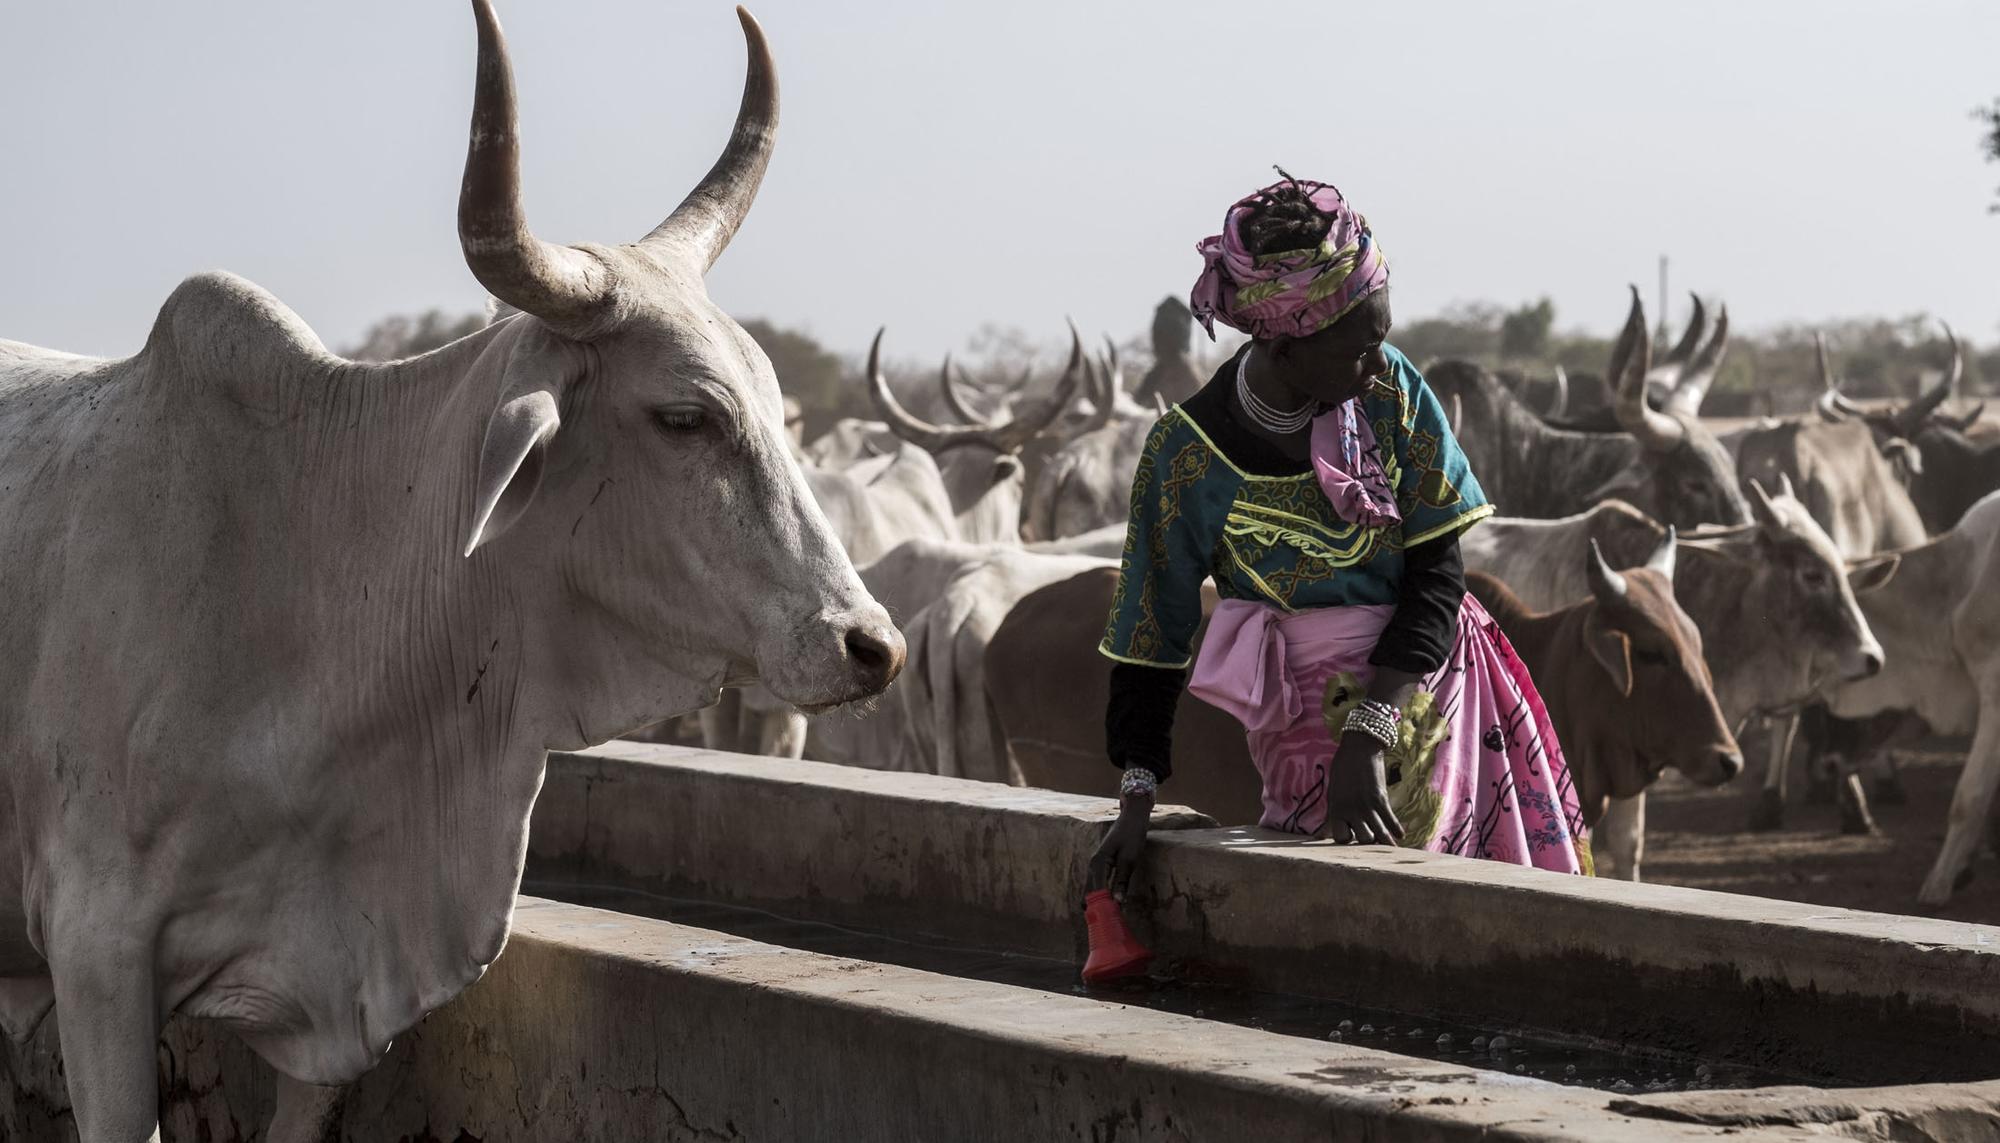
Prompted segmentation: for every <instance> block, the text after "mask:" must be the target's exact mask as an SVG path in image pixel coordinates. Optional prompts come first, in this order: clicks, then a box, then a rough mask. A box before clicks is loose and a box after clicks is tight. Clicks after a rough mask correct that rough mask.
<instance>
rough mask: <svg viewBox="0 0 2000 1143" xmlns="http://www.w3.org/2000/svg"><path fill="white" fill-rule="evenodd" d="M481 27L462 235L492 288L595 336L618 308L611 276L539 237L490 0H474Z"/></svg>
mask: <svg viewBox="0 0 2000 1143" xmlns="http://www.w3.org/2000/svg"><path fill="white" fill-rule="evenodd" d="M472 14H473V18H474V19H475V20H476V21H477V23H478V25H479V72H478V78H477V79H476V80H475V82H474V85H473V95H472V138H471V142H470V143H469V145H468V146H467V147H466V151H465V181H464V182H463V183H462V184H461V185H460V187H459V193H458V241H459V245H460V247H461V248H462V249H463V250H464V251H465V264H466V265H467V266H468V267H470V268H471V269H472V276H473V277H475V278H477V279H479V284H480V285H482V286H485V287H486V289H487V290H488V292H490V293H492V295H493V296H494V297H496V298H499V299H500V300H501V301H503V302H506V303H507V304H509V305H511V306H514V307H515V308H516V309H519V310H522V311H523V312H526V313H530V314H533V315H535V316H536V317H538V318H541V319H542V320H543V321H545V322H548V323H549V324H550V325H553V326H555V327H557V328H558V329H561V330H563V331H564V332H566V333H571V334H575V335H579V336H588V335H590V334H591V333H594V332H601V330H599V329H598V326H599V323H600V322H601V321H602V320H603V319H604V318H605V317H606V316H608V312H609V311H610V310H611V309H612V308H613V301H614V299H613V296H612V289H611V275H610V274H609V272H608V271H607V270H606V268H605V266H604V264H603V263H602V262H600V261H598V260H597V259H596V258H594V257H592V256H591V255H589V254H586V253H584V252H583V251H581V250H576V249H573V248H571V247H568V246H557V245H554V244H553V243H549V242H544V241H542V240H541V239H539V238H537V237H535V235H534V232H533V231H531V230H529V229H528V218H527V213H526V212H525V211H524V210H523V209H522V206H521V141H520V121H519V119H518V117H517V116H516V114H515V110H514V70H513V67H512V65H510V64H509V63H508V62H507V40H506V38H505V37H504V36H502V35H501V34H500V20H499V18H498V17H497V16H495V15H494V14H493V5H492V3H491V2H490V0H472Z"/></svg>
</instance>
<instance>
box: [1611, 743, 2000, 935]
mask: <svg viewBox="0 0 2000 1143" xmlns="http://www.w3.org/2000/svg"><path fill="white" fill-rule="evenodd" d="M1898 758H1899V759H1900V760H1901V762H1902V773H1903V784H1904V787H1905V789H1906V790H1907V791H1908V794H1909V802H1908V804H1906V805H1900V806H1890V805H1881V804H1879V803H1874V804H1872V805H1871V808H1872V809H1873V811H1874V814H1875V822H1876V825H1877V827H1878V828H1879V830H1880V833H1879V834H1878V835H1876V836H1874V837H1861V836H1852V835H1846V834H1842V833H1841V832H1840V813H1839V810H1838V808H1837V807H1835V806H1834V805H1833V804H1832V803H1831V802H1829V803H1826V804H1822V805H1813V804H1808V803H1807V802H1806V800H1805V796H1804V791H1803V786H1804V782H1803V781H1802V780H1800V779H1799V777H1798V774H1797V771H1796V770H1795V771H1794V781H1793V783H1792V797H1791V804H1790V805H1789V806H1788V807H1787V810H1786V828H1785V829H1783V830H1781V831H1778V832H1775V833H1751V832H1749V831H1748V830H1746V829H1744V824H1745V823H1746V822H1747V821H1748V820H1749V816H1750V808H1751V805H1752V804H1753V802H1754V800H1755V798H1756V795H1757V790H1758V787H1759V785H1760V782H1759V780H1758V775H1757V772H1756V771H1755V770H1754V769H1753V770H1752V771H1751V772H1750V773H1748V774H1745V775H1744V776H1743V777H1741V778H1739V779H1737V780H1736V781H1735V782H1732V783H1730V784H1729V785H1727V786H1724V787H1721V788H1720V789H1713V790H1702V789H1696V788H1695V787H1693V786H1692V785H1690V784H1688V783H1687V782H1685V781H1682V780H1680V779H1679V778H1678V777H1677V776H1674V775H1671V774H1670V775H1668V776H1667V777H1665V778H1662V779H1661V781H1660V782H1659V784H1658V785H1656V786H1654V787H1653V791H1652V793H1651V794H1650V795H1649V796H1648V800H1647V806H1646V854H1645V859H1644V865H1643V871H1644V875H1645V878H1646V880H1648V881H1651V882H1655V883H1657V884H1662V885H1688V886H1693V887H1695V888H1700V889H1719V890H1723V891H1725V892H1730V893H1748V894H1752V895H1755V896H1759V897H1779V898H1783V899H1785V900H1789V901H1806V902H1810V903H1813V904H1818V905H1839V906H1844V907H1846V908H1851V909H1872V910H1875V911H1878V912H1884V913H1923V914H1925V915H1929V916H1939V917H1950V918H1953V919H1956V920H1962V921H1977V922H1981V923H1984V924H2000V861H1996V860H1995V858H1994V857H1993V856H1992V855H1990V854H1982V856H1981V857H1980V858H1979V860H1978V861H1976V862H1975V863H1974V864H1973V873H1974V876H1973V879H1972V882H1971V884H1969V885H1967V886H1966V887H1965V888H1963V889H1961V890H1959V891H1958V893H1957V895H1956V896H1954V897H1953V898H1952V900H1951V903H1950V904H1948V905H1946V906H1944V907H1943V908H1939V909H1926V908H1923V907H1921V906H1919V905H1918V903H1917V888H1918V886H1919V885H1921V884H1922V883H1923V879H1924V874H1925V873H1926V872H1928V871H1929V869H1930V866H1931V861H1932V859H1934V858H1935V857H1936V856H1937V851H1938V846H1939V844H1940V843H1941V842H1942V841H1943V840H1944V824H1945V811H1946V809H1947V808H1948V807H1949V806H1950V805H1951V792H1952V786H1953V785H1954V784H1955V783H1956V782H1957V781H1958V774H1959V770H1960V768H1961V767H1962V766H1963V764H1964V755H1963V754H1961V753H1956V752H1950V753H1947V752H1941V751H1929V750H1926V751H1921V752H1910V751H1905V752H1902V753H1900V754H1898Z"/></svg>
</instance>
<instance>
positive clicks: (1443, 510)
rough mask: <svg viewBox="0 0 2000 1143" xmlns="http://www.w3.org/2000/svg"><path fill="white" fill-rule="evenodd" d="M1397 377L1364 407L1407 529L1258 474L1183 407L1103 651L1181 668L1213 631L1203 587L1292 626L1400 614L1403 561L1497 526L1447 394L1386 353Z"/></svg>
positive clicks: (1310, 486) (1136, 497)
mask: <svg viewBox="0 0 2000 1143" xmlns="http://www.w3.org/2000/svg"><path fill="white" fill-rule="evenodd" d="M1383 352H1384V354H1385V355H1386V356H1387V357H1388V359H1389V371H1388V372H1387V373H1385V374H1384V375H1383V376H1381V377H1379V378H1377V379H1375V380H1374V381H1373V382H1371V383H1370V385H1369V387H1368V389H1367V390H1366V391H1365V392H1364V393H1363V394H1362V397H1361V402H1362V408H1363V410H1364V413H1365V415H1366V416H1367V418H1368V422H1369V426H1370V427H1371V428H1372V429H1373V430H1374V433H1375V440H1376V442H1377V443H1378V445H1380V446H1381V447H1382V459H1383V467H1384V470H1385V474H1386V475H1387V476H1388V478H1389V482H1390V484H1391V486H1392V487H1394V489H1395V490H1396V510H1397V512H1398V513H1399V514H1400V515H1401V516H1402V522H1401V523H1400V524H1390V525H1387V526H1385V527H1380V528H1367V527H1363V526H1361V525H1359V524H1350V523H1348V522H1347V521H1345V520H1343V519H1341V518H1340V517H1339V516H1338V515H1337V514H1335V512H1334V510H1333V505H1332V503H1331V502H1330V501H1328V500H1327V498H1326V495H1325V494H1324V493H1323V492H1321V491H1320V486H1319V479H1318V477H1317V476H1316V475H1315V474H1314V473H1313V472H1312V471H1311V469H1310V468H1308V469H1307V471H1305V472H1303V473H1300V474H1298V475H1294V476H1259V475H1255V474H1252V473H1246V472H1244V471H1243V470H1242V469H1240V468H1238V467H1237V466H1236V465H1235V464H1234V463H1232V462H1231V461H1230V459H1229V458H1228V457H1227V456H1224V455H1223V454H1222V452H1221V450H1219V449H1218V448H1216V446H1215V444H1214V442H1212V441H1211V440H1210V439H1209V437H1208V434H1206V433H1204V432H1203V431H1202V430H1201V427H1200V426H1199V425H1197V424H1195V422H1194V420H1193V419H1192V418H1190V417H1189V416H1188V415H1187V414H1186V413H1185V412H1183V411H1182V410H1181V408H1180V406H1178V405H1176V406H1174V407H1173V408H1171V409H1169V410H1168V411H1167V413H1166V414H1165V415H1164V416H1162V417H1161V418H1160V420H1159V423H1158V424H1156V425H1154V426H1153V431H1152V432H1151V434H1149V435H1148V436H1147V438H1146V445H1145V448H1144V450H1143V451H1142V452H1141V454H1140V458H1139V469H1138V472H1137V473H1136V474H1135V475H1134V477H1133V481H1132V515H1131V520H1130V522H1129V524H1128V525H1127V530H1126V533H1125V555H1124V559H1123V561H1122V563H1121V565H1120V569H1119V571H1120V574H1119V577H1118V590H1117V592H1116V593H1115V594H1114V595H1113V596H1112V600H1111V617H1110V621H1109V623H1108V625H1107V628H1106V630H1105V633H1104V640H1103V642H1102V643H1100V644H1099V645H1098V650H1100V651H1101V652H1103V653H1104V654H1105V655H1106V656H1108V657H1110V658H1112V659H1114V660H1116V661H1118V662H1121V663H1136V664H1139V665H1142V666H1149V667H1167V668H1176V669H1178V668H1183V667H1186V666H1187V665H1188V663H1189V659H1190V647H1191V645H1192V643H1193V640H1194V634H1195V630H1196V629H1197V628H1198V627H1200V625H1201V583H1202V581H1203V580H1204V579H1208V578H1210V577H1213V578H1214V580H1215V587H1216V591H1217V592H1218V593H1220V594H1221V596H1222V597H1223V598H1224V599H1251V600H1257V601H1260V602H1264V603H1270V604H1273V605H1275V606H1277V607H1280V608H1283V609H1284V610H1286V611H1288V612H1296V611H1304V610H1307V609H1309V608H1315V607H1345V606H1352V605H1355V604H1383V603H1386V604H1393V603H1395V602H1396V593H1397V586H1398V584H1399V583H1400V582H1401V580H1402V573H1403V550H1404V549H1405V548H1409V547H1414V546H1416V545H1418V544H1422V543H1425V542H1427V541H1430V540H1435V539H1438V538H1440V537H1442V536H1448V535H1453V534H1456V533H1458V532H1461V531H1463V530H1465V529H1466V528H1469V527H1471V526H1472V525H1473V524H1474V523H1476V522H1478V521H1479V520H1481V519H1484V518H1485V517H1487V516H1489V515H1491V514H1492V512H1493V506H1492V505H1491V504H1489V503H1487V501H1486V494H1485V493H1484V492H1482V491H1481V490H1480V487H1479V482H1478V480H1476V479H1475V478H1474V477H1473V475H1472V470H1471V468H1470V466H1469V465H1468V464H1467V462H1466V458H1465V453H1464V452H1463V451H1461V450H1460V449H1459V447H1458V441H1457V440H1456V439H1454V438H1453V436H1452V434H1451V426H1450V423H1449V422H1448V420H1447V419H1446V417H1445V412H1444V409H1443V407H1442V406H1441V405H1440V404H1439V403H1438V399H1437V396H1436V394H1434V393H1432V392H1431V389H1430V386H1428V385H1426V384H1425V383H1424V378H1423V375H1422V374H1421V373H1419V372H1417V369H1416V367H1415V366H1413V365H1411V364H1410V361H1409V359H1408V358H1406V357H1404V356H1403V355H1402V354H1401V353H1400V352H1398V351H1397V350H1395V349H1393V348H1391V347H1389V346H1383Z"/></svg>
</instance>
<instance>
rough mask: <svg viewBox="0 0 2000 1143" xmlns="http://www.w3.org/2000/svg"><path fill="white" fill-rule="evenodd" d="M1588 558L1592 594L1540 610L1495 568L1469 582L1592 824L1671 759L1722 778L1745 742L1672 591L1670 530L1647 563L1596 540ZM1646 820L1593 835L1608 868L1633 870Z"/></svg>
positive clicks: (1697, 775)
mask: <svg viewBox="0 0 2000 1143" xmlns="http://www.w3.org/2000/svg"><path fill="white" fill-rule="evenodd" d="M1587 562H1588V575H1589V581H1590V595H1589V596H1588V597H1587V598H1585V599H1583V600H1582V601H1580V602H1577V603H1573V604H1571V605H1569V606H1568V607H1565V608H1562V609H1560V610H1557V611H1550V612H1544V613H1542V614H1536V613H1534V612H1533V611H1531V610H1529V608H1528V606H1527V605H1526V604H1524V603H1522V602H1521V600H1520V598H1519V597H1518V596H1516V595H1515V594H1514V593H1513V592H1512V591H1510V590H1508V588H1507V586H1506V585H1505V584H1503V583H1501V582H1500V581H1499V580H1497V579H1495V578H1493V577H1492V576H1489V575H1486V574H1484V573H1481V572H1471V573H1468V574H1467V575H1466V577H1465V583H1466V588H1467V590H1469V591H1470V592H1472V594H1473V595H1474V596H1475V597H1477V598H1478V600H1479V602H1480V603H1482V604H1484V605H1485V606H1486V610H1487V611H1489V612H1491V613H1492V615H1493V618H1494V619H1495V620H1496V621H1498V622H1499V624H1500V628H1501V630H1503V631H1505V632H1506V634H1507V638H1508V641H1509V642H1511V643H1513V645H1514V650H1515V652H1516V653H1517V654H1519V655H1520V656H1521V661H1522V662H1523V663H1525V664H1527V667H1528V673H1529V674H1530V675H1531V676H1533V677H1534V679H1535V683H1536V686H1537V687H1538V688H1539V689H1540V690H1541V693H1542V701H1543V702H1544V703H1546V704H1547V705H1548V710H1549V719H1550V721H1552V722H1554V723H1555V730H1556V741H1558V742H1560V743H1562V748H1563V757H1564V759H1565V760H1567V761H1568V763H1569V768H1570V776H1571V778H1572V779H1573V780H1574V781H1575V782H1576V789H1577V799H1578V803H1579V805H1580V806H1581V807H1582V810H1583V820H1584V823H1585V824H1586V825H1589V826H1591V827H1592V828H1593V829H1594V828H1596V827H1597V825H1598V823H1599V822H1600V821H1602V820H1604V816H1605V810H1606V809H1607V808H1609V807H1610V805H1611V804H1612V800H1613V799H1636V798H1637V797H1638V796H1639V795H1641V794H1643V793H1645V792H1646V788H1647V787H1648V786H1650V785H1652V784H1653V781H1654V779H1656V778H1658V777H1659V776H1660V774H1661V773H1662V772H1664V771H1665V770H1666V769H1667V768H1668V767H1669V766H1671V767H1673V768H1674V769H1676V770H1678V771H1680V772H1681V774H1682V775H1684V776H1685V777H1687V778H1688V779H1689V780H1690V781H1693V782H1695V783H1696V784H1698V785H1703V786H1719V785H1721V784H1723V783H1724V782H1727V781H1729V780H1730V779H1732V778H1734V777H1736V775H1738V774H1740V773H1742V771H1743V752H1742V749H1741V748H1740V747H1738V746H1737V744H1736V738H1735V736H1734V735H1733V734H1731V733H1730V728H1729V720H1728V719H1726V718H1724V717H1723V714H1722V706H1721V704H1720V703H1718V702H1717V701H1716V698H1715V681H1714V679H1713V678H1712V677H1711V676H1710V675H1709V671H1708V663H1707V660H1705V659H1704V658H1703V657H1702V645H1701V632H1700V631H1698V630H1696V629H1695V625H1694V620H1692V619H1690V618H1688V615H1687V612H1685V611H1683V610H1682V609H1681V606H1680V604H1679V603H1677V602H1676V601H1675V600H1674V587H1673V584H1674V580H1673V576H1674V538H1673V533H1672V532H1671V531H1669V532H1668V533H1667V539H1666V542H1665V543H1663V544H1661V545H1660V547H1659V548H1658V550H1656V551H1655V552H1654V553H1653V557H1652V559H1651V560H1649V561H1648V562H1647V564H1646V566H1645V567H1642V568H1633V569H1631V570H1629V571H1625V572H1616V571H1612V570H1611V567H1610V565H1609V564H1607V563H1605V562H1604V554H1603V553H1602V552H1601V551H1599V550H1598V547H1597V542H1596V541H1595V540H1593V541H1591V545H1590V555H1589V556H1588V557H1587ZM1637 805H1638V806H1639V807H1643V806H1644V803H1643V802H1639V803H1637ZM1643 812H1644V811H1643V808H1641V810H1640V813H1641V814H1643ZM1644 829H1645V823H1644V819H1643V817H1634V818H1629V819H1627V818H1621V819H1620V820H1619V821H1618V822H1617V823H1615V828H1614V827H1613V826H1607V828H1606V830H1605V831H1604V834H1603V836H1600V837H1597V838H1595V839H1594V842H1595V844H1594V845H1593V849H1595V850H1596V851H1597V852H1599V853H1602V854H1605V855H1606V856H1607V857H1609V858H1610V860H1611V865H1612V868H1609V869H1606V870H1605V872H1607V873H1611V874H1613V875H1615V876H1618V877H1622V878H1625V879H1627V880H1631V881H1637V880H1639V859H1640V853H1641V847H1642V846H1643V844H1644V837H1645V833H1644Z"/></svg>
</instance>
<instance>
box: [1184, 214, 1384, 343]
mask: <svg viewBox="0 0 2000 1143" xmlns="http://www.w3.org/2000/svg"><path fill="white" fill-rule="evenodd" d="M1286 186H1297V187H1299V188H1301V189H1303V190H1304V191H1305V192H1306V194H1307V195H1308V196H1309V197H1311V199H1312V202H1313V205H1314V206H1316V207H1318V208H1319V209H1320V211H1321V212H1322V213H1324V214H1326V215H1328V216H1329V217H1330V218H1331V220H1332V225H1331V226H1329V227H1328V229H1327V232H1326V237H1325V239H1323V240H1322V241H1321V242H1320V244H1319V246H1318V247H1317V248H1316V249H1309V250H1290V251H1285V252H1282V253H1278V254H1266V255H1262V256H1259V255H1255V254H1252V253H1251V252H1250V250H1249V248H1248V247H1247V246H1245V245H1244V242H1243V223H1244V222H1245V221H1246V220H1248V219H1249V218H1250V217H1251V216H1253V215H1255V214H1256V213H1257V211H1258V210H1259V209H1260V208H1261V207H1262V206H1263V205H1264V204H1265V202H1267V201H1268V197H1267V196H1269V195H1270V193H1271V192H1272V191H1275V190H1278V189H1279V188H1281V187H1286ZM1195 249H1196V250H1197V251H1199V252H1200V253H1201V258H1202V268H1201V277H1199V278H1196V279H1195V283H1194V292H1193V294H1192V295H1191V296H1190V297H1189V298H1188V304H1189V308H1190V309H1192V310H1194V316H1195V320H1197V321H1199V322H1201V324H1202V328H1204V329H1206V330H1207V331H1208V336H1209V337H1210V338H1211V339H1213V338H1214V337H1215V323H1216V321H1217V319H1220V320H1221V321H1222V323H1223V324H1224V325H1227V326H1230V327H1232V328H1235V329H1240V330H1242V331H1243V332H1244V333H1247V334H1249V335H1250V336H1251V337H1255V338H1260V339H1268V338H1274V337H1309V336H1311V335H1312V334H1315V333H1318V332H1319V331H1320V330H1323V329H1325V328H1326V327H1327V326H1330V325H1332V324H1333V323H1334V322H1336V321H1338V320H1340V318H1341V316H1342V315H1344V314H1345V313H1347V311H1348V310H1351V309H1353V308H1354V306H1355V303H1357V302H1359V301H1360V300H1361V299H1363V298H1365V297H1367V296H1368V295H1369V294H1372V293H1374V292H1375V291H1376V290H1379V289H1381V288H1382V287H1384V286H1386V285H1388V284H1389V263H1388V261H1387V260H1386V259H1384V258H1383V257H1382V248H1381V247H1380V246H1378V245H1377V244H1376V242H1375V239H1374V237H1373V236H1372V235H1371V234H1369V232H1368V220H1367V219H1365V218H1363V217H1362V216H1361V215H1360V214H1359V213H1358V212H1357V211H1355V209H1354V208H1353V207H1351V206H1349V205H1347V200H1346V199H1345V198H1343V197H1341V194H1340V192H1339V191H1338V190H1336V189H1334V188H1333V187H1332V186H1329V185H1328V184H1326V183H1316V182H1313V181H1312V180H1310V179H1297V180H1288V181H1286V182H1282V183H1273V184H1272V185H1270V186H1268V187H1265V188H1264V189H1262V190H1260V191H1257V192H1256V193H1255V194H1252V195H1250V196H1249V197H1247V198H1244V199H1243V200H1241V201H1239V202H1238V203H1237V204H1236V205H1235V206H1232V207H1230V208H1229V213H1228V215H1227V216H1225V217H1224V218H1223V222H1222V233H1221V234H1215V235H1210V236H1209V237H1207V238H1204V239H1202V240H1201V241H1200V242H1197V243H1195Z"/></svg>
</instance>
